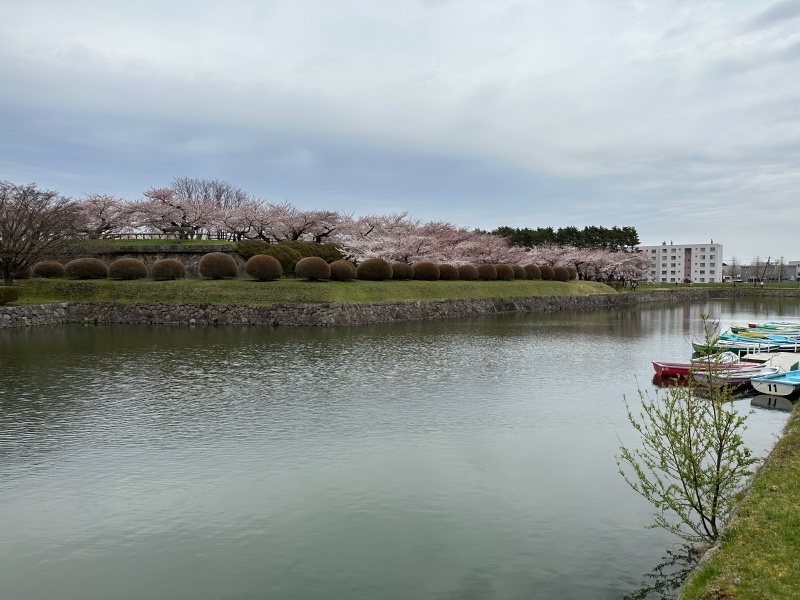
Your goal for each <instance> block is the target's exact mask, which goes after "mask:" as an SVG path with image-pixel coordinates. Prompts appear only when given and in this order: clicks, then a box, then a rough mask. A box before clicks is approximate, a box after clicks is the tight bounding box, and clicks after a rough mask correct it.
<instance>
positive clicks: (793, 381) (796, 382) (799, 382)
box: [750, 371, 800, 397]
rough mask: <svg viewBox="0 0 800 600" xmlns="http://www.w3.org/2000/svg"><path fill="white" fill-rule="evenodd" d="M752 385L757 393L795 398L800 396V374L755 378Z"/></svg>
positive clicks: (790, 372) (781, 374) (795, 372)
mask: <svg viewBox="0 0 800 600" xmlns="http://www.w3.org/2000/svg"><path fill="white" fill-rule="evenodd" d="M750 384H751V385H752V386H753V387H754V388H755V389H756V391H758V392H761V393H762V394H769V395H771V396H782V397H787V396H794V395H796V394H800V372H798V371H789V372H788V373H776V374H775V375H768V376H765V377H753V378H752V379H751V380H750Z"/></svg>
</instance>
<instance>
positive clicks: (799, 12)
mask: <svg viewBox="0 0 800 600" xmlns="http://www.w3.org/2000/svg"><path fill="white" fill-rule="evenodd" d="M797 16H800V0H782V1H779V2H773V3H772V4H770V5H769V6H767V7H766V8H765V9H763V10H762V11H760V12H759V13H758V14H757V15H756V16H754V17H753V18H752V19H750V21H749V22H748V23H747V24H746V25H745V31H758V30H760V29H766V28H768V27H772V26H773V25H777V24H779V23H782V22H784V21H787V20H789V19H794V18H795V17H797Z"/></svg>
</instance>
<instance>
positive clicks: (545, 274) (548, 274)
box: [539, 265, 556, 281]
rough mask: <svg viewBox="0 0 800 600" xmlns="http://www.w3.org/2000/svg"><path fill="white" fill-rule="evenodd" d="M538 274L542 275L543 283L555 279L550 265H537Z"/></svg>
mask: <svg viewBox="0 0 800 600" xmlns="http://www.w3.org/2000/svg"><path fill="white" fill-rule="evenodd" d="M539 272H540V273H541V274H542V279H544V280H545V281H552V280H553V279H555V278H556V274H555V273H554V272H553V267H551V266H550V265H539Z"/></svg>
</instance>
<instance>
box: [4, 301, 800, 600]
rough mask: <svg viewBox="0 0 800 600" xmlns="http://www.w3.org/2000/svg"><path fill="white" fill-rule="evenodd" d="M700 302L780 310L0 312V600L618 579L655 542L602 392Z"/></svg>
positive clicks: (618, 408)
mask: <svg viewBox="0 0 800 600" xmlns="http://www.w3.org/2000/svg"><path fill="white" fill-rule="evenodd" d="M703 311H706V312H709V313H710V314H711V315H712V316H714V317H717V318H719V319H720V321H721V323H722V324H723V325H724V326H726V325H730V324H734V323H740V322H746V321H748V320H754V319H760V320H764V319H797V318H798V312H800V309H798V307H797V305H796V303H789V302H779V301H763V300H757V301H719V302H709V303H706V304H686V305H682V304H681V305H669V306H664V305H658V306H655V305H654V306H645V307H643V308H634V309H617V310H598V311H591V312H580V313H572V312H564V313H556V314H533V315H524V316H515V317H487V318H477V319H469V320H455V321H439V322H426V323H410V324H397V325H385V326H364V327H353V328H342V329H305V328H303V329H289V328H278V329H273V328H258V327H252V328H241V327H220V328H212V327H209V328H187V327H183V328H181V327H111V326H109V327H96V326H78V325H75V326H64V327H52V328H50V327H43V328H38V329H28V330H13V331H4V332H2V333H0V598H3V599H5V600H17V599H19V600H50V599H52V600H73V599H74V600H95V599H97V600H101V599H102V600H106V599H111V598H113V599H115V600H128V599H130V600H133V599H142V598H148V599H151V598H153V599H155V598H165V599H166V598H169V599H173V600H180V599H186V600H211V599H214V600H218V599H228V600H238V599H242V600H244V599H251V598H270V599H276V600H277V599H297V600H315V599H320V600H322V599H325V600H338V599H341V600H361V599H363V600H374V599H378V598H380V599H398V600H399V599H415V600H422V599H431V600H434V599H436V600H458V599H464V600H466V599H470V600H473V599H516V598H520V599H522V598H571V599H582V598H585V599H592V600H597V599H605V598H608V599H611V598H620V597H622V596H624V595H625V594H629V593H631V592H633V591H635V590H636V589H637V588H638V587H639V586H640V584H641V582H642V577H643V574H644V573H646V572H648V571H649V570H650V569H651V568H652V567H653V566H654V565H655V564H656V563H658V562H659V561H660V559H661V557H662V556H663V555H664V553H665V551H666V550H667V549H669V548H672V547H674V544H675V543H676V542H677V540H676V539H675V538H673V537H671V536H670V535H668V534H666V533H665V532H662V531H660V530H653V529H646V528H645V525H647V524H648V523H650V517H649V513H650V508H649V506H648V505H647V503H646V502H645V501H644V500H642V499H641V498H640V497H639V496H637V495H636V494H635V493H634V492H633V491H631V490H630V489H629V488H628V487H627V485H626V484H625V483H624V481H623V480H622V478H621V477H620V476H619V474H618V473H617V467H616V464H615V460H614V456H615V454H616V453H617V452H618V448H619V445H620V443H621V442H623V443H625V444H629V445H634V444H636V441H637V440H636V437H635V435H634V432H633V431H632V428H631V427H630V425H629V424H628V422H627V420H626V413H625V407H624V404H623V396H627V397H628V399H629V400H633V401H636V399H637V398H638V396H637V386H638V387H641V388H642V389H643V390H650V391H653V389H654V388H653V384H652V376H653V370H652V366H651V364H650V361H651V360H658V359H660V360H686V359H688V357H689V354H690V352H691V347H690V344H691V341H692V339H694V338H697V337H698V336H699V335H700V332H701V329H702V324H701V320H700V313H701V312H703ZM736 406H737V409H738V410H742V411H745V412H746V411H749V410H750V406H749V401H748V400H746V399H745V400H740V401H738V402H737V404H736ZM786 418H787V414H786V413H781V412H775V411H768V410H763V409H758V410H756V411H755V412H754V413H753V414H752V415H750V416H749V417H748V421H749V429H748V431H747V435H746V438H747V440H748V443H749V444H750V445H751V447H752V448H753V449H754V450H755V451H756V453H758V454H759V455H762V456H763V455H765V454H766V453H767V452H768V450H769V449H770V448H771V447H772V445H773V444H774V442H775V440H776V439H777V436H778V435H779V433H780V431H781V429H782V427H783V425H784V423H785V421H786Z"/></svg>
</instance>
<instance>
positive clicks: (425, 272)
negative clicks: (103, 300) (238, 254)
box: [26, 252, 577, 281]
mask: <svg viewBox="0 0 800 600" xmlns="http://www.w3.org/2000/svg"><path fill="white" fill-rule="evenodd" d="M199 270H200V275H201V276H202V277H206V278H209V279H227V278H235V277H237V276H238V266H237V264H236V261H235V260H234V259H233V257H232V256H230V255H229V254H225V253H223V252H210V253H208V254H205V255H203V257H202V258H201V259H200V264H199ZM245 272H246V273H247V275H249V276H250V277H252V278H253V279H256V280H258V281H271V280H275V279H280V278H281V277H282V276H283V274H284V273H285V265H283V264H281V262H280V261H279V260H278V259H277V258H275V257H274V256H272V255H270V254H254V255H253V256H251V257H250V258H249V259H248V260H247V263H246V264H245ZM294 274H295V275H296V276H297V277H300V278H303V279H310V280H333V281H350V280H352V279H362V280H368V281H383V280H389V279H395V280H398V279H399V280H410V279H418V280H424V281H436V280H451V281H452V280H465V281H493V280H502V281H511V280H513V279H544V280H555V281H569V280H571V279H575V278H576V277H577V271H576V270H575V269H574V268H573V267H550V266H547V265H527V266H525V267H521V266H518V265H507V264H498V265H490V264H482V265H461V266H458V267H456V266H453V265H447V264H435V263H432V262H419V263H415V264H413V265H412V264H408V263H403V262H394V263H389V262H388V261H385V260H383V259H380V258H370V259H367V260H365V261H363V262H361V263H360V264H359V265H358V266H355V265H353V263H351V262H348V261H346V260H341V259H340V260H335V261H333V262H332V263H330V264H329V263H328V262H327V261H326V260H325V259H324V258H322V257H319V256H308V257H305V258H301V259H300V260H298V261H297V262H296V264H295V266H294ZM26 275H28V274H26ZM29 275H32V276H33V277H45V278H60V277H68V278H70V279H105V278H107V277H110V278H112V279H144V278H145V277H148V276H149V277H151V278H153V279H156V280H169V279H182V278H183V277H185V276H186V268H185V267H184V266H183V264H182V263H181V262H180V261H178V260H176V259H174V258H165V259H162V260H158V261H156V262H155V263H153V265H152V266H151V267H150V270H149V272H148V269H147V265H145V264H144V262H142V261H141V260H139V259H136V258H119V259H117V260H115V261H114V262H112V263H111V265H106V263H104V262H103V261H102V260H100V259H97V258H78V259H75V260H72V261H70V262H68V263H67V264H66V265H62V264H61V263H59V262H56V261H43V262H40V263H37V264H36V265H35V266H34V267H33V269H32V271H31V273H30V274H29Z"/></svg>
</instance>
